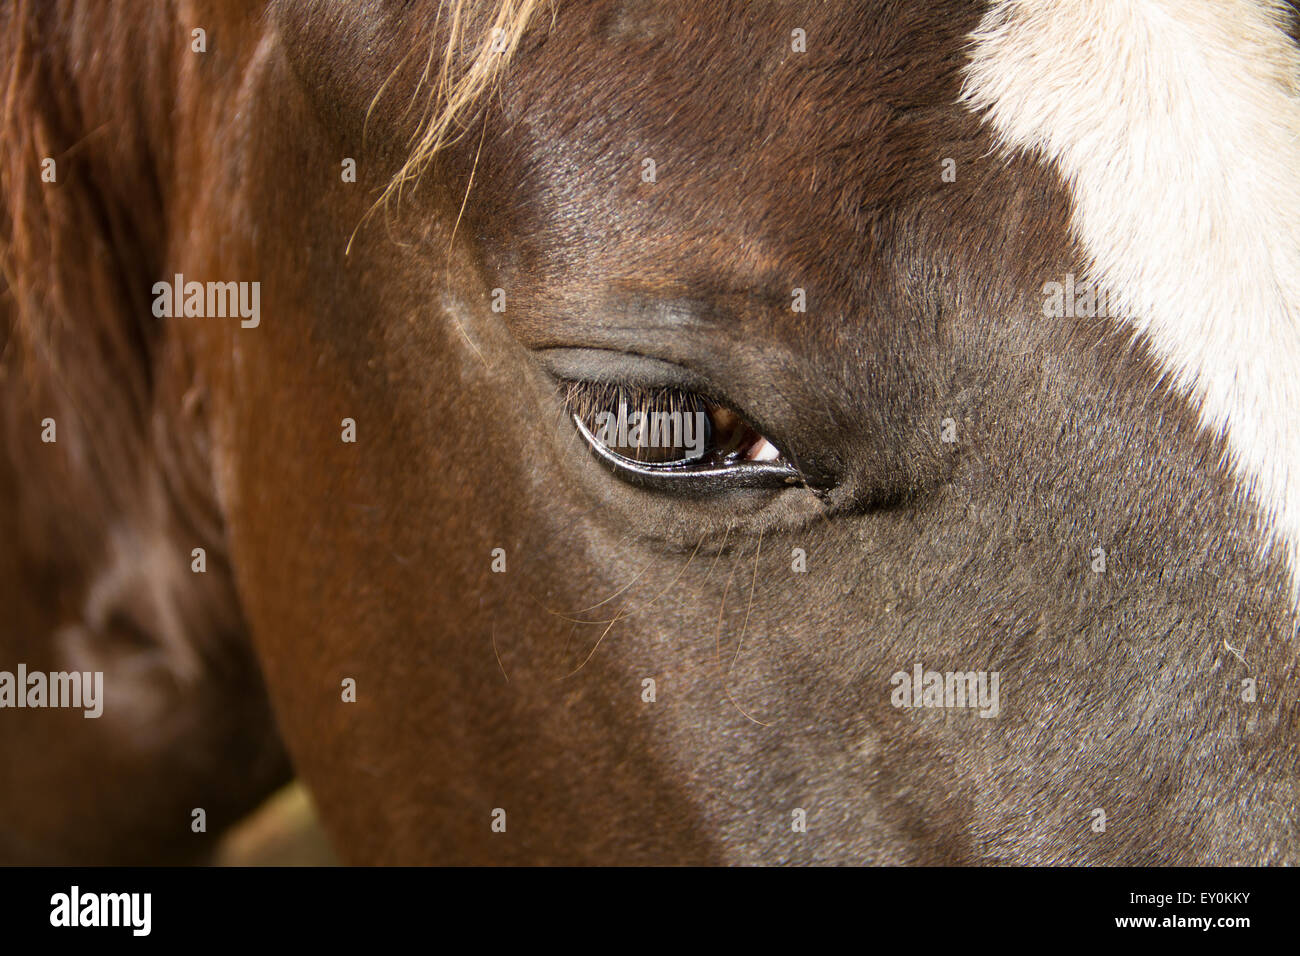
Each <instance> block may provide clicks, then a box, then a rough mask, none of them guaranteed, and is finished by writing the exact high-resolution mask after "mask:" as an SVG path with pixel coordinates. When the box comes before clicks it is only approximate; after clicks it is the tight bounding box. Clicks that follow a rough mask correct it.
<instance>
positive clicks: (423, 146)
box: [375, 0, 550, 203]
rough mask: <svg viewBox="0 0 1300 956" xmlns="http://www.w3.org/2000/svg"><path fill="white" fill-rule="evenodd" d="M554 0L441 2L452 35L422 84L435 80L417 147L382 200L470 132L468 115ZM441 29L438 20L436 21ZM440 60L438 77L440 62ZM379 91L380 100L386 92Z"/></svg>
mask: <svg viewBox="0 0 1300 956" xmlns="http://www.w3.org/2000/svg"><path fill="white" fill-rule="evenodd" d="M549 2H550V0H495V5H494V6H493V5H492V4H485V3H484V2H483V0H440V2H439V7H438V18H439V20H441V19H442V17H443V15H444V11H445V12H446V18H447V26H446V38H445V41H444V42H443V43H442V44H441V56H439V55H438V53H439V51H438V49H437V45H435V48H434V49H433V50H432V51H431V53H430V57H429V61H428V62H427V63H426V65H425V70H424V75H423V77H422V78H421V85H424V84H425V83H432V95H431V96H430V97H429V99H428V100H427V102H426V104H425V105H426V110H425V114H424V117H423V119H422V122H421V123H420V125H419V127H418V128H417V130H416V133H415V135H414V137H413V138H412V145H411V151H410V153H409V155H408V156H407V158H406V161H405V162H404V163H403V164H402V167H401V168H400V169H399V170H398V171H397V173H396V174H395V175H394V176H393V178H392V180H391V181H390V182H389V184H388V186H387V188H386V189H385V190H384V193H383V195H382V196H381V197H380V202H381V203H382V202H384V201H386V200H388V199H391V198H395V197H397V196H400V194H401V191H402V189H403V187H405V186H406V185H409V184H412V183H414V181H415V180H417V179H418V178H419V177H420V174H421V173H422V172H423V171H424V170H425V169H426V168H427V167H428V165H429V163H430V162H431V161H432V160H433V158H434V156H436V155H437V154H438V153H439V152H440V151H441V150H443V149H444V148H446V147H447V146H450V145H451V144H452V143H454V142H455V141H456V140H457V139H459V138H460V136H461V135H462V134H463V133H464V131H465V119H466V117H467V116H468V115H469V114H470V113H472V111H473V110H474V109H475V108H476V107H477V106H479V105H480V104H481V102H482V101H483V100H484V99H485V98H486V97H487V96H489V95H490V94H491V92H492V90H493V89H494V87H495V84H496V82H497V80H498V79H499V78H500V76H501V73H502V71H503V70H504V69H505V67H506V66H507V65H508V64H509V62H510V59H511V57H512V56H513V55H514V53H515V51H516V50H517V49H518V47H519V43H520V41H521V39H522V37H523V34H524V31H525V30H526V29H527V28H528V26H529V24H530V23H531V22H532V21H533V20H534V19H535V17H536V14H537V12H538V10H539V9H540V8H541V7H542V6H543V5H544V4H547V3H549ZM434 27H435V33H436V32H437V27H438V23H436V22H435V24H434ZM435 60H438V61H439V62H438V64H437V67H436V76H434V77H433V78H431V77H430V73H431V72H433V71H434V70H435V66H434V61H435ZM461 64H466V65H464V66H461ZM383 92H384V91H383V90H382V89H381V90H380V91H379V93H378V94H376V97H375V99H376V100H378V99H379V97H380V96H382V95H383Z"/></svg>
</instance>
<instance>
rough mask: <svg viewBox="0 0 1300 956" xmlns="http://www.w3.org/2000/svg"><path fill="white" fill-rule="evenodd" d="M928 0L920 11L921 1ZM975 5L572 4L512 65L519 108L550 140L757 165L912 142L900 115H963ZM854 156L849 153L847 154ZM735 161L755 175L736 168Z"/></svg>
mask: <svg viewBox="0 0 1300 956" xmlns="http://www.w3.org/2000/svg"><path fill="white" fill-rule="evenodd" d="M914 7H920V9H919V10H918V9H913V8H914ZM981 8H982V5H981V4H979V3H975V2H971V0H945V2H936V3H933V4H925V5H915V4H899V3H898V2H897V0H849V2H846V3H836V4H809V3H788V2H777V0H766V2H762V0H760V2H752V0H718V2H714V3H707V4H701V3H698V2H692V0H587V2H582V0H578V2H570V3H561V4H559V5H558V6H557V9H558V15H557V19H556V21H555V22H554V23H551V24H547V23H542V24H541V25H540V26H539V30H541V31H543V32H544V33H545V42H542V43H540V44H538V45H537V46H535V47H534V48H533V49H532V50H530V51H526V52H525V53H524V54H523V55H521V56H520V57H519V62H518V63H517V64H516V65H515V66H514V67H512V72H513V73H514V74H515V76H514V78H513V83H512V84H511V85H512V86H513V88H514V90H515V91H516V94H517V95H515V96H514V97H509V98H508V99H509V100H511V101H512V102H510V103H509V105H508V107H507V114H508V115H509V114H513V115H512V116H511V118H512V119H513V118H524V119H526V120H527V121H528V123H530V124H533V125H536V126H539V127H542V128H543V129H544V131H545V132H546V133H547V134H549V135H550V136H552V137H556V136H558V137H560V138H562V139H563V138H565V137H566V136H570V137H572V138H573V139H574V140H575V141H577V142H586V143H589V144H592V145H596V146H601V147H605V146H607V145H609V143H610V142H611V141H612V140H616V139H619V138H621V139H623V140H624V141H628V140H630V139H633V138H637V137H643V138H644V139H645V142H644V143H643V145H644V146H645V147H647V148H654V147H657V148H660V149H662V150H664V152H665V153H666V154H669V155H671V154H674V153H676V154H679V155H689V156H691V157H692V159H695V160H701V159H707V157H709V156H710V155H715V156H725V157H727V158H728V159H730V160H735V159H736V158H738V157H739V156H740V155H741V154H743V157H744V159H745V160H746V162H753V161H755V160H761V159H762V158H763V157H764V156H765V155H770V154H779V155H781V156H782V157H783V158H787V159H788V158H789V157H790V156H793V155H799V156H806V157H812V156H816V155H818V154H819V153H821V152H825V151H828V150H840V151H843V150H846V149H850V148H851V149H853V150H854V151H855V152H856V153H857V154H862V153H864V152H866V151H867V150H868V147H871V146H875V147H877V148H879V147H880V146H882V145H890V144H893V143H898V142H902V141H903V140H901V139H900V138H898V137H893V136H891V135H890V133H891V128H890V121H891V120H895V121H902V120H903V119H905V118H906V119H911V118H914V117H915V116H916V115H917V114H918V113H921V112H927V111H933V110H939V111H942V112H943V113H944V114H946V115H947V116H950V117H956V116H958V115H960V113H961V111H960V109H959V108H958V106H957V94H958V92H959V88H960V76H959V70H960V68H961V66H962V65H963V63H964V58H963V56H962V48H963V47H964V46H965V45H967V44H968V43H969V40H968V34H969V32H970V31H971V30H973V29H974V28H975V27H976V26H977V25H978V23H979V15H980V10H981ZM839 158H841V159H843V158H845V157H843V156H840V157H839ZM728 168H730V169H732V170H734V171H736V172H737V173H743V172H744V170H743V169H740V168H738V166H737V164H736V163H735V162H730V163H729V165H728Z"/></svg>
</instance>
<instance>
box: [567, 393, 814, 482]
mask: <svg viewBox="0 0 1300 956" xmlns="http://www.w3.org/2000/svg"><path fill="white" fill-rule="evenodd" d="M562 397H563V401H564V406H565V408H566V410H567V411H568V413H569V415H570V416H571V418H572V419H573V422H574V423H575V425H576V427H577V428H578V431H579V433H580V435H581V436H582V437H583V438H584V439H585V440H586V442H587V444H588V445H589V446H590V447H591V450H592V451H593V453H594V454H595V455H596V457H597V458H598V459H600V460H601V461H602V462H603V463H604V464H605V465H606V466H607V467H608V468H609V469H610V470H611V471H612V472H613V473H614V474H615V476H616V477H618V478H620V479H622V480H624V481H626V482H629V483H631V484H634V485H638V486H641V487H644V488H648V489H650V490H657V491H668V492H679V493H690V494H695V493H697V492H707V491H723V490H731V489H735V488H755V487H757V488H780V487H786V486H790V485H798V484H802V479H801V477H800V475H799V473H798V471H797V470H796V469H795V468H794V467H793V465H792V464H791V463H790V462H789V461H787V460H786V459H785V458H784V457H783V456H781V455H780V453H779V451H778V450H777V449H776V447H775V446H774V445H772V444H771V443H770V442H768V441H767V439H765V438H764V437H763V436H762V435H760V434H759V433H758V431H756V430H755V429H754V428H753V427H752V426H750V425H749V424H748V423H747V422H746V421H745V420H744V419H743V418H742V417H741V416H740V415H738V414H737V413H736V412H734V411H732V410H731V409H730V408H728V407H727V406H726V405H724V404H722V403H719V402H715V401H713V400H712V399H710V398H708V397H706V396H703V395H700V394H697V393H694V392H689V391H686V390H684V389H681V388H676V387H641V386H632V385H625V384H621V383H610V382H586V381H568V382H565V383H563V395H562ZM665 437H666V438H667V439H668V441H667V442H665ZM674 450H676V451H680V452H681V454H678V455H676V456H674V455H673V454H670V452H673V451H674ZM687 452H691V453H692V454H691V455H690V456H689V457H688V455H687V454H686V453H687Z"/></svg>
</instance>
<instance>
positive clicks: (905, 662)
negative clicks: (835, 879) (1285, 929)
mask: <svg viewBox="0 0 1300 956" xmlns="http://www.w3.org/2000/svg"><path fill="white" fill-rule="evenodd" d="M1297 20H1298V18H1297V10H1296V7H1295V4H1294V3H1283V2H1279V0H935V2H933V3H927V4H918V3H910V2H906V0H845V2H842V3H834V4H823V3H811V2H807V0H748V2H742V0H716V2H710V3H698V2H691V0H403V2H399V0H358V2H354V3H348V4H338V3H331V2H327V0H243V2H241V3H225V2H220V3H219V2H216V0H173V2H169V3H157V4H153V3H150V4H112V5H99V4H93V3H90V2H87V0H4V2H3V3H0V66H2V67H3V85H4V94H3V104H4V106H3V141H4V143H5V148H4V154H3V160H2V162H0V177H2V178H0V261H2V262H3V283H4V287H3V297H2V298H0V343H2V348H0V354H2V355H3V363H2V364H0V390H3V393H4V414H3V417H2V419H0V449H3V453H2V454H0V492H2V493H0V502H3V505H0V529H2V530H0V542H2V545H0V597H2V600H3V605H4V607H5V608H6V614H5V622H4V625H3V627H0V671H4V672H6V673H7V674H9V675H11V679H10V680H9V681H8V682H7V683H3V682H0V705H3V706H0V753H3V762H4V766H5V768H6V771H5V779H6V780H7V781H8V782H9V785H8V786H6V787H5V788H3V790H0V859H3V860H4V861H5V862H8V863H32V862H41V863H51V862H52V863H75V864H91V863H198V862H204V861H206V860H209V859H210V858H211V854H212V852H213V846H214V845H215V842H216V840H217V839H218V837H219V836H220V834H221V833H222V832H224V831H225V830H227V829H228V828H229V827H230V826H231V825H232V824H233V823H235V822H236V821H238V820H239V819H241V818H242V817H243V816H244V815H245V814H247V813H248V812H249V811H250V810H251V809H252V808H254V807H256V806H257V805H258V804H259V803H260V802H261V801H263V800H264V799H265V798H266V797H267V795H268V794H270V793H272V792H274V791H275V790H276V789H277V788H279V787H280V786H282V785H283V784H284V783H285V782H286V781H288V780H290V779H292V778H294V777H296V778H297V779H299V780H300V781H302V783H303V784H304V785H305V786H306V788H307V789H308V790H309V791H310V793H311V796H312V799H313V801H314V802H315V804H316V806H317V808H318V812H319V815H320V819H321V823H322V826H323V827H324V829H325V831H326V832H327V833H328V835H329V838H330V840H331V842H332V843H333V844H334V845H335V847H336V848H337V850H338V853H339V855H340V857H341V858H342V860H343V861H345V862H348V863H359V864H411V863H434V864H574V863H604V864H611V863H613V864H622V865H637V864H664V863H671V864H769V865H776V864H842V863H857V864H1137V865H1166V864H1208V863H1217V864H1260V863H1297V862H1300V839H1297V835H1296V830H1295V823H1294V819H1295V818H1294V814H1295V810H1296V808H1297V806H1300V799H1297V797H1298V795H1297V779H1298V776H1297V771H1298V770H1300V736H1298V734H1297V730H1298V729H1300V727H1298V723H1297V720H1298V718H1297V713H1298V711H1297V699H1298V698H1300V693H1298V692H1297V686H1296V676H1297V664H1298V661H1300V658H1298V656H1297V594H1298V592H1297V585H1296V581H1297V556H1298V555H1297V548H1298V547H1300V470H1298V467H1300V424H1298V419H1297V417H1296V414H1295V409H1296V408H1297V406H1300V401H1297V394H1298V392H1300V326H1298V324H1297V321H1298V319H1300V312H1298V310H1300V306H1298V305H1297V303H1300V225H1298V224H1300V185H1297V182H1296V179H1295V175H1294V173H1295V170H1296V169H1297V168H1300V49H1298V42H1300V36H1298V33H1297ZM664 416H669V417H664ZM672 416H676V417H672ZM648 423H649V425H650V427H651V428H652V431H651V432H647V430H646V428H647V424H648ZM683 423H688V425H683ZM611 424H613V426H614V427H613V430H612V432H611V430H610V428H609V427H607V426H611ZM670 426H671V427H670ZM647 436H649V438H647ZM656 436H657V437H656ZM688 446H689V447H688ZM19 665H21V666H22V668H23V671H22V673H23V674H24V675H25V676H24V677H23V678H22V680H21V681H20V680H19V679H18V677H17V676H16V675H18V673H19V671H18V667H19ZM32 675H38V676H39V677H40V679H39V680H37V677H34V676H32ZM42 675H43V676H42ZM77 675H80V676H82V677H84V678H85V680H86V681H90V683H86V682H84V681H79V682H77V683H75V684H73V683H69V682H70V681H72V680H73V678H74V677H76V676H77ZM47 678H48V682H47ZM101 678H102V700H101V701H99V702H98V703H96V704H95V706H96V707H99V706H101V705H102V712H101V713H100V714H99V715H97V716H95V715H94V713H93V708H90V707H88V706H84V705H85V704H86V701H87V700H89V698H90V697H91V696H92V695H93V694H94V693H96V692H94V691H92V690H91V689H90V688H92V687H95V686H98V685H96V684H95V683H94V681H96V680H100V679H101ZM38 685H39V688H40V690H39V693H38V692H37V688H38ZM56 685H57V686H58V687H59V688H60V691H59V692H58V693H54V692H53V690H52V689H53V688H55V687H56ZM70 688H79V691H80V692H81V693H82V696H83V698H84V699H83V700H82V701H81V703H82V704H83V706H81V707H78V706H77V700H76V699H75V695H73V696H72V697H69V694H70Z"/></svg>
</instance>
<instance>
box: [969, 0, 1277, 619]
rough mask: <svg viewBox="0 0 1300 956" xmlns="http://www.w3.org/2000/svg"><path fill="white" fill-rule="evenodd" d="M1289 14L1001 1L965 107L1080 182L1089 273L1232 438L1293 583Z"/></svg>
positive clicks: (1109, 1) (1148, 4) (1077, 193)
mask: <svg viewBox="0 0 1300 956" xmlns="http://www.w3.org/2000/svg"><path fill="white" fill-rule="evenodd" d="M1286 16H1287V14H1286V13H1285V12H1284V8H1283V7H1282V5H1281V4H1279V3H1277V2H1275V0H995V2H994V3H993V5H992V7H991V8H990V10H989V12H988V13H987V14H986V15H985V17H984V20H983V21H982V23H981V24H980V26H979V28H978V29H977V30H976V32H975V33H974V34H973V35H972V37H971V40H972V42H973V46H972V48H971V51H970V53H971V62H970V64H969V66H968V67H967V71H966V87H965V89H964V90H963V100H964V101H965V102H966V103H967V105H968V106H969V107H970V108H972V109H974V110H979V111H987V112H986V114H985V118H986V120H987V122H988V123H989V124H991V126H992V128H993V130H994V131H995V133H996V135H997V137H998V139H999V141H1000V142H1001V144H1002V145H1004V146H1006V147H1009V148H1011V149H1013V150H1025V151H1029V152H1031V153H1034V154H1037V155H1039V156H1042V157H1044V158H1046V159H1047V160H1049V161H1051V162H1052V163H1053V164H1055V166H1056V169H1057V170H1058V172H1059V173H1060V175H1061V177H1062V179H1063V180H1064V181H1065V182H1066V183H1067V184H1069V186H1070V189H1071V193H1072V196H1073V202H1074V209H1073V218H1072V222H1071V227H1072V229H1073V232H1074V235H1075V236H1076V238H1077V239H1078V240H1079V241H1080V243H1081V244H1082V246H1083V248H1084V250H1085V251H1086V252H1087V254H1088V256H1089V258H1090V263H1089V267H1090V278H1092V279H1093V280H1095V281H1096V282H1098V283H1099V284H1100V285H1102V286H1104V287H1106V288H1108V289H1109V290H1111V291H1112V293H1117V294H1118V295H1119V297H1120V298H1121V299H1123V300H1124V301H1126V302H1127V303H1128V305H1127V307H1126V308H1125V310H1124V312H1123V315H1122V318H1123V320H1124V321H1125V322H1127V323H1129V324H1130V325H1131V327H1133V328H1135V329H1137V330H1138V331H1139V332H1141V333H1143V334H1144V335H1145V337H1146V339H1147V341H1148V342H1149V344H1150V345H1151V347H1152V348H1153V350H1154V352H1155V354H1156V355H1157V356H1158V357H1159V359H1160V360H1161V361H1162V363H1163V364H1164V366H1165V368H1166V369H1168V370H1169V372H1170V373H1171V375H1170V377H1171V380H1172V381H1173V382H1174V383H1175V384H1176V385H1177V386H1178V387H1180V388H1181V389H1182V390H1183V391H1184V393H1185V394H1188V395H1190V396H1192V397H1193V398H1194V399H1197V400H1199V401H1198V404H1199V406H1200V415H1201V421H1202V424H1203V425H1204V426H1205V427H1206V428H1208V429H1211V430H1213V431H1214V432H1215V433H1216V434H1217V433H1221V432H1224V433H1226V435H1227V443H1228V450H1229V458H1230V465H1231V467H1232V468H1233V469H1234V471H1235V473H1236V475H1237V476H1238V478H1239V479H1240V480H1241V482H1242V487H1243V488H1244V489H1246V490H1247V492H1248V493H1249V494H1250V495H1251V498H1252V500H1253V501H1254V502H1255V503H1256V504H1257V505H1258V506H1259V507H1260V508H1261V509H1262V510H1263V511H1264V512H1265V513H1266V514H1267V515H1269V516H1271V528H1272V533H1273V535H1274V536H1275V539H1276V543H1278V544H1280V545H1281V546H1282V547H1283V548H1285V549H1286V552H1287V556H1288V557H1289V559H1290V566H1291V571H1292V580H1293V585H1295V586H1296V587H1297V588H1298V589H1300V575H1298V574H1297V567H1300V563H1298V560H1300V53H1298V52H1297V49H1296V47H1295V45H1294V44H1293V43H1291V41H1290V39H1289V38H1288V37H1287V36H1286V33H1285V28H1284V24H1285V23H1286ZM1273 544H1274V542H1272V541H1270V542H1266V543H1265V545H1264V547H1265V550H1267V549H1268V548H1269V547H1270V546H1272V545H1273ZM1297 594H1300V590H1298V591H1297V592H1293V598H1294V597H1296V596H1297Z"/></svg>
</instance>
